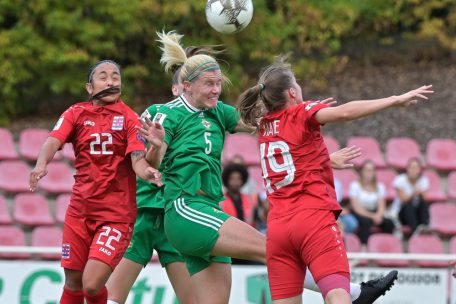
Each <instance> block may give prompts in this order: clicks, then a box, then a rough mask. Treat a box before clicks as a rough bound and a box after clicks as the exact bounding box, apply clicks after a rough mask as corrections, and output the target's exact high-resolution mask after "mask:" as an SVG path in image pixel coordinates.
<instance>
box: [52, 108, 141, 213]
mask: <svg viewBox="0 0 456 304" xmlns="http://www.w3.org/2000/svg"><path fill="white" fill-rule="evenodd" d="M135 125H140V123H139V120H138V115H137V114H136V113H135V112H133V110H131V109H130V108H129V107H128V106H127V105H125V104H124V103H123V102H122V101H118V102H116V103H115V104H112V105H107V106H99V107H95V106H93V105H92V103H91V102H81V103H77V104H75V105H73V106H71V107H70V108H69V109H68V110H66V111H65V112H64V113H63V114H62V116H61V117H60V119H59V120H58V122H57V124H56V125H55V127H54V130H53V131H51V133H50V136H52V137H55V138H57V139H58V140H60V141H61V142H62V144H63V143H65V142H71V143H72V144H73V147H74V153H75V156H76V160H75V162H74V167H75V169H76V174H75V176H74V178H75V184H74V186H73V193H72V195H71V203H70V206H69V208H68V212H70V213H71V214H72V215H82V216H85V217H87V218H89V219H93V220H104V221H110V222H134V221H135V218H136V176H135V173H134V171H133V168H132V165H131V159H130V157H128V155H129V153H130V152H132V151H144V150H145V145H144V143H143V141H142V140H141V137H140V136H139V135H138V133H137V131H136V129H135Z"/></svg>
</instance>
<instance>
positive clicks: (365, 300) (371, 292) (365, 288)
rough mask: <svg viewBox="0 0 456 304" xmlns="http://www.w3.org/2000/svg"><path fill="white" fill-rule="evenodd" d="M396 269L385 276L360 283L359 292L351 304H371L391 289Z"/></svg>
mask: <svg viewBox="0 0 456 304" xmlns="http://www.w3.org/2000/svg"><path fill="white" fill-rule="evenodd" d="M397 274H398V272H397V270H393V271H390V272H389V273H388V274H387V275H386V276H384V277H381V278H378V279H375V280H370V281H367V282H366V283H364V282H363V283H361V294H360V295H359V297H358V299H356V300H355V301H353V304H372V303H374V301H375V300H377V299H378V298H379V297H380V296H383V295H385V293H386V292H387V291H388V290H390V289H391V287H392V286H393V285H394V281H396V280H397Z"/></svg>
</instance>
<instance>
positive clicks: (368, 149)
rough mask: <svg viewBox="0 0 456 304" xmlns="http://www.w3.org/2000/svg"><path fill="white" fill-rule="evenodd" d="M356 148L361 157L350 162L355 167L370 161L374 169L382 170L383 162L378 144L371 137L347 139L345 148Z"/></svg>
mask: <svg viewBox="0 0 456 304" xmlns="http://www.w3.org/2000/svg"><path fill="white" fill-rule="evenodd" d="M351 146H357V147H358V148H361V153H362V154H361V156H359V157H357V158H355V159H353V160H352V163H353V164H355V166H357V167H359V166H361V165H362V164H363V163H364V162H365V161H366V160H370V161H372V162H373V163H374V164H375V166H376V167H379V168H384V167H385V166H386V164H385V160H384V159H383V156H382V151H381V150H380V144H379V143H378V141H377V140H376V139H375V138H373V137H363V136H353V137H351V138H349V139H348V141H347V147H351Z"/></svg>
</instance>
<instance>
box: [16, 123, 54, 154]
mask: <svg viewBox="0 0 456 304" xmlns="http://www.w3.org/2000/svg"><path fill="white" fill-rule="evenodd" d="M48 136H49V131H48V130H46V129H38V128H28V129H24V130H22V132H21V133H20V135H19V152H20V154H21V155H22V156H23V157H24V158H25V159H27V160H31V161H35V160H36V159H37V158H38V154H39V152H40V149H41V146H42V145H43V143H44V142H45V141H46V139H47V138H48ZM60 159H61V156H60V153H59V152H58V153H56V155H55V156H54V160H60Z"/></svg>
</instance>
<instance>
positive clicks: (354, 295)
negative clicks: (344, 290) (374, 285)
mask: <svg viewBox="0 0 456 304" xmlns="http://www.w3.org/2000/svg"><path fill="white" fill-rule="evenodd" d="M360 294H361V285H359V284H355V283H350V297H351V300H352V302H353V301H354V300H356V299H358V298H359V295H360Z"/></svg>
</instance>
